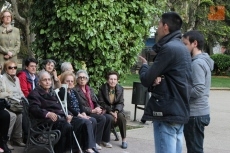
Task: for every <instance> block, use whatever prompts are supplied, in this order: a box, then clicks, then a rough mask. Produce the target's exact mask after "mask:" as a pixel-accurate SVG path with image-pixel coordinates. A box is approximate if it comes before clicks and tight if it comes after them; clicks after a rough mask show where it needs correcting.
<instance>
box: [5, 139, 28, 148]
mask: <svg viewBox="0 0 230 153" xmlns="http://www.w3.org/2000/svg"><path fill="white" fill-rule="evenodd" d="M12 141H13V144H15V145H17V146H20V147H25V146H26V144H25V143H23V141H22V139H21V138H18V139H12ZM8 148H9V147H8Z"/></svg>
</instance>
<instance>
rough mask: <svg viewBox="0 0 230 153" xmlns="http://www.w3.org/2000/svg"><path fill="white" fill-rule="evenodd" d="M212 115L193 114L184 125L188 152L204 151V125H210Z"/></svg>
mask: <svg viewBox="0 0 230 153" xmlns="http://www.w3.org/2000/svg"><path fill="white" fill-rule="evenodd" d="M209 122H210V116H209V115H204V116H191V117H190V118H189V121H188V123H187V124H185V125H184V137H185V141H186V146H187V153H194V152H195V153H203V152H204V151H203V143H204V127H205V126H208V124H209Z"/></svg>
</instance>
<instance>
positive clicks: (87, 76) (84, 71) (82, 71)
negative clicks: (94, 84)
mask: <svg viewBox="0 0 230 153" xmlns="http://www.w3.org/2000/svg"><path fill="white" fill-rule="evenodd" d="M80 73H84V74H85V75H86V78H87V81H89V75H88V73H87V72H86V70H78V71H77V73H76V78H78V76H79V74H80Z"/></svg>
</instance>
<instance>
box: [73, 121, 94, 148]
mask: <svg viewBox="0 0 230 153" xmlns="http://www.w3.org/2000/svg"><path fill="white" fill-rule="evenodd" d="M78 120H82V121H83V125H82V129H81V132H78V133H80V134H81V135H78V138H79V139H78V141H79V143H80V145H81V146H82V149H83V150H86V149H89V148H94V147H96V141H95V132H96V129H97V121H96V119H95V118H93V117H91V118H90V119H84V118H79V117H77V119H76V122H74V124H78V123H79V121H78ZM82 121H80V122H82ZM74 141H75V140H74Z"/></svg>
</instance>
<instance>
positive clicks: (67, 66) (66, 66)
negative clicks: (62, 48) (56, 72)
mask: <svg viewBox="0 0 230 153" xmlns="http://www.w3.org/2000/svg"><path fill="white" fill-rule="evenodd" d="M70 67H72V64H71V63H70V62H64V63H62V64H61V71H62V72H65V71H68V70H69V69H70Z"/></svg>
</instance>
